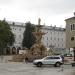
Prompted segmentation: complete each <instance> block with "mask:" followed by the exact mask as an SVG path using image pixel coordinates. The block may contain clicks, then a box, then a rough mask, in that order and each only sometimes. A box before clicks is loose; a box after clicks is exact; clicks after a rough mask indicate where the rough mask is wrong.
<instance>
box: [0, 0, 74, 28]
mask: <svg viewBox="0 0 75 75" xmlns="http://www.w3.org/2000/svg"><path fill="white" fill-rule="evenodd" d="M74 12H75V0H0V20H3V19H4V18H6V20H8V21H14V22H24V23H26V22H28V21H30V22H31V23H33V24H38V18H41V24H42V25H43V24H45V25H47V26H51V25H52V26H55V25H56V26H57V27H65V25H66V23H65V19H67V18H70V17H73V16H74V14H73V13H74Z"/></svg>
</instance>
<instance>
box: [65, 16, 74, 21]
mask: <svg viewBox="0 0 75 75" xmlns="http://www.w3.org/2000/svg"><path fill="white" fill-rule="evenodd" d="M70 19H75V16H74V17H70V18H68V19H65V21H67V20H70Z"/></svg>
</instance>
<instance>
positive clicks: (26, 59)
mask: <svg viewBox="0 0 75 75" xmlns="http://www.w3.org/2000/svg"><path fill="white" fill-rule="evenodd" d="M25 62H26V64H27V63H28V57H27V56H26V57H25Z"/></svg>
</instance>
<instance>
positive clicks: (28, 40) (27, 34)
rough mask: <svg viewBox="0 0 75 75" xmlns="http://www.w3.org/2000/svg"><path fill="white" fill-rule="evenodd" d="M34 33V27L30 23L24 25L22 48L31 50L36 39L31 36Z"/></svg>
mask: <svg viewBox="0 0 75 75" xmlns="http://www.w3.org/2000/svg"><path fill="white" fill-rule="evenodd" d="M34 31H35V26H34V25H32V24H31V23H30V22H27V23H26V29H25V31H24V34H23V36H24V37H23V41H22V46H23V47H26V48H28V49H30V48H31V46H32V45H33V44H34V43H35V40H36V38H35V37H34V35H33V32H34Z"/></svg>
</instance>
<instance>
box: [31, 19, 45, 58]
mask: <svg viewBox="0 0 75 75" xmlns="http://www.w3.org/2000/svg"><path fill="white" fill-rule="evenodd" d="M40 21H41V19H40V18H39V20H38V25H36V32H33V34H34V36H35V37H36V43H35V44H34V45H33V46H32V47H31V49H30V51H31V54H32V55H33V56H34V57H35V58H42V57H44V56H45V50H46V47H45V46H44V45H43V43H42V42H41V39H42V36H43V35H45V33H44V32H42V31H41V28H42V27H43V26H42V25H40Z"/></svg>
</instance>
